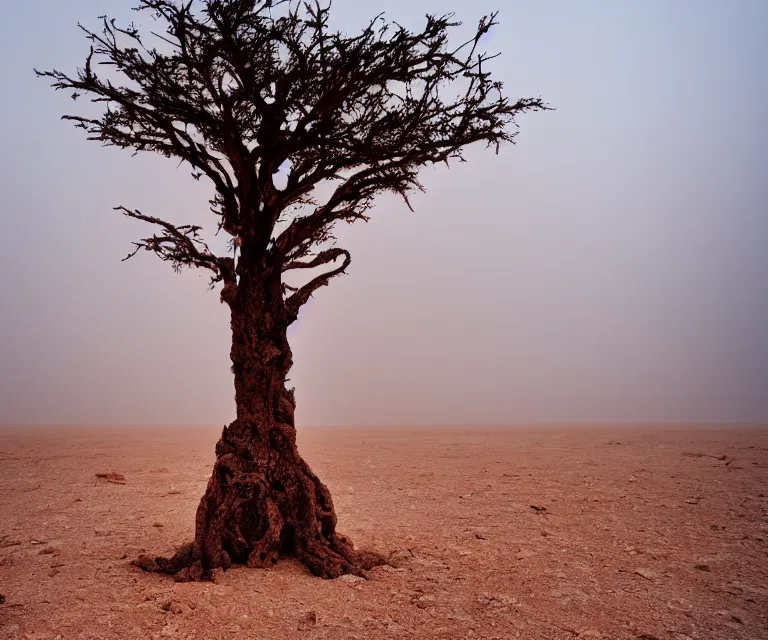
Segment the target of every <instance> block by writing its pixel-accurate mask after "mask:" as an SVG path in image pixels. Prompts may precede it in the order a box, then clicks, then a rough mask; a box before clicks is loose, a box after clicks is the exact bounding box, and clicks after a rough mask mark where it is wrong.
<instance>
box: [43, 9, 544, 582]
mask: <svg viewBox="0 0 768 640" xmlns="http://www.w3.org/2000/svg"><path fill="white" fill-rule="evenodd" d="M136 10H137V11H139V12H140V14H139V15H140V16H146V17H147V18H151V20H150V23H151V24H150V28H148V29H147V30H146V32H144V31H143V30H141V29H139V27H137V26H135V25H133V24H132V25H128V26H120V25H118V24H117V23H116V22H115V21H114V20H111V19H109V18H107V17H102V21H103V27H102V28H101V29H100V30H98V31H91V30H88V29H86V28H83V31H84V32H85V34H86V36H87V38H88V39H89V40H90V42H91V49H90V53H89V54H88V56H87V59H86V61H85V65H84V67H83V68H82V69H80V70H78V72H77V74H76V75H74V76H70V75H67V74H65V73H63V72H61V71H57V70H53V71H43V72H40V71H38V72H37V73H38V74H39V75H41V76H45V77H47V78H50V79H52V86H53V87H55V88H56V89H64V90H71V91H72V97H73V98H75V99H76V98H77V97H78V96H84V97H86V98H90V100H91V101H92V102H95V103H98V104H97V106H98V105H99V104H100V105H103V108H102V109H101V110H99V111H98V116H97V117H86V116H83V115H66V116H64V118H65V119H67V120H72V121H74V123H75V124H76V126H78V127H80V128H82V129H83V130H84V131H85V132H86V133H87V134H88V138H89V139H90V140H98V141H100V142H102V143H104V144H107V145H114V146H118V147H122V148H125V149H131V150H134V151H153V152H157V153H160V154H163V155H165V156H167V157H173V158H176V159H178V160H180V161H181V162H184V163H187V164H188V165H189V166H190V167H191V169H192V171H193V176H194V177H195V178H197V179H199V178H201V177H204V178H207V179H208V180H210V181H211V183H212V186H213V189H214V195H213V198H212V200H211V202H210V204H211V211H212V214H213V216H214V217H215V220H216V222H217V224H218V229H219V230H220V231H224V232H225V233H227V234H229V237H230V238H231V241H232V242H231V248H230V251H229V252H228V253H227V255H216V254H215V253H214V252H212V251H211V249H210V248H209V245H208V244H206V242H205V241H204V239H203V236H202V235H201V228H200V227H198V226H193V225H182V226H176V225H174V224H171V223H170V222H167V221H165V220H163V219H162V218H161V217H156V216H155V215H150V214H146V213H142V212H140V211H137V210H134V209H131V208H128V207H125V206H120V207H117V209H118V210H119V211H120V212H122V213H123V214H125V215H126V216H129V217H131V218H136V219H138V220H142V221H144V222H147V223H150V224H151V225H154V226H155V229H156V230H155V232H154V233H153V235H151V236H149V237H146V238H144V239H143V240H140V241H138V242H136V243H135V250H134V251H133V252H132V253H131V254H130V255H134V254H135V253H136V252H137V251H139V250H140V249H145V250H147V251H152V252H154V253H156V254H157V255H158V256H159V257H160V258H161V259H162V260H167V261H169V262H170V263H172V265H173V266H174V267H175V268H177V269H179V268H181V267H184V266H191V267H202V268H204V269H208V270H210V271H211V274H212V286H215V285H219V284H220V285H221V300H222V302H224V303H226V304H227V305H228V306H229V308H230V309H231V326H232V351H231V359H232V372H233V373H234V378H235V401H236V403H237V419H236V420H235V421H234V422H233V423H232V424H230V425H229V426H227V427H225V428H224V430H223V431H222V434H221V439H220V440H219V442H218V444H217V445H216V464H215V466H214V469H213V474H212V477H211V479H210V482H209V483H208V488H207V490H206V492H205V495H204V496H203V498H202V500H201V502H200V506H199V507H198V510H197V518H196V522H195V525H196V529H195V538H194V542H192V543H190V544H187V545H185V546H183V547H181V549H180V550H179V551H178V552H177V553H176V554H175V555H174V556H173V557H172V558H155V559H150V558H147V557H143V558H141V559H139V560H138V561H137V563H138V564H139V566H142V567H143V568H145V569H150V570H156V571H162V572H166V573H171V574H175V575H176V576H177V578H178V579H200V578H204V577H209V576H210V575H211V572H212V570H213V569H215V568H217V567H223V568H225V569H226V568H227V567H228V566H230V564H231V563H233V562H234V563H246V564H248V565H249V566H262V565H265V564H269V563H272V562H275V561H276V559H277V558H278V556H280V555H295V556H297V557H298V558H300V560H301V561H302V562H303V563H304V564H305V565H306V566H307V567H308V568H309V570H310V571H311V572H312V573H314V574H316V575H318V576H323V577H335V576H338V575H340V574H342V573H354V574H359V575H363V574H364V573H365V571H366V570H367V569H369V568H370V567H371V566H372V565H373V564H375V563H377V562H381V558H379V557H378V556H376V555H375V554H373V553H365V552H361V551H358V550H356V549H355V548H354V547H353V545H352V543H351V542H350V541H349V540H347V539H346V538H345V537H343V536H342V535H340V534H339V533H338V532H337V531H336V515H335V513H334V508H333V502H332V500H331V495H330V493H329V491H328V489H327V488H326V486H325V485H324V484H323V483H322V482H321V481H320V480H319V479H318V478H317V476H315V474H314V473H312V471H311V469H310V468H309V466H308V465H307V464H306V463H305V462H304V460H303V459H302V458H301V456H300V455H299V453H298V451H297V449H296V431H295V428H294V408H295V401H294V394H293V389H287V388H286V379H287V378H286V376H287V375H288V371H289V369H290V368H291V364H292V360H291V350H290V348H289V346H288V339H287V337H286V332H287V329H288V327H289V325H290V324H291V323H292V322H294V321H295V320H296V319H297V317H298V315H299V311H300V309H301V307H302V305H304V303H306V302H307V300H308V299H309V298H310V296H311V295H312V294H313V293H314V292H315V291H316V290H317V289H318V288H319V287H322V286H325V285H327V284H328V282H329V280H330V279H331V278H334V277H335V276H338V275H341V274H343V273H344V272H345V270H346V269H347V268H348V266H349V264H350V255H349V253H348V252H347V251H346V250H344V249H341V248H338V247H336V246H335V244H334V240H335V239H334V236H333V228H334V225H335V224H337V223H339V222H347V223H351V222H353V221H356V220H366V219H367V215H368V213H369V212H370V209H371V206H372V204H373V201H374V198H375V197H376V195H377V194H379V193H382V192H395V193H397V194H400V195H401V196H402V197H403V198H404V199H405V200H406V202H407V198H408V194H409V192H411V191H412V190H413V189H419V188H420V184H419V181H418V176H417V172H418V170H419V169H420V168H421V167H424V166H426V165H430V164H433V163H442V162H445V163H449V162H450V161H451V160H454V159H461V152H462V149H463V148H464V147H466V146H467V145H470V144H472V143H475V142H481V143H485V144H486V145H490V146H492V147H496V148H498V146H499V144H501V143H503V142H510V141H512V140H513V137H514V135H515V131H516V128H515V123H514V118H515V116H516V115H518V114H520V113H523V112H525V111H529V110H537V109H543V108H545V106H544V105H543V104H542V102H541V101H540V100H538V99H521V100H518V101H516V102H512V101H510V100H508V99H507V98H506V97H505V96H504V95H503V93H502V85H501V83H500V82H497V81H495V80H494V79H492V78H491V75H490V74H489V72H488V70H487V66H488V60H489V59H490V56H488V55H486V54H484V53H482V52H481V51H480V50H479V48H478V42H479V40H480V39H481V37H482V36H483V35H484V34H485V33H486V32H487V31H488V30H489V29H490V28H491V27H492V26H493V25H494V16H489V17H486V18H484V19H483V20H481V21H480V23H479V26H478V28H477V30H476V31H475V32H473V37H472V38H470V39H469V40H468V41H466V42H460V43H457V44H456V45H451V43H450V42H449V34H450V33H451V32H452V31H454V30H455V27H457V26H458V25H457V23H455V22H453V20H452V18H451V16H444V17H433V16H427V18H426V22H425V24H424V27H423V30H421V31H419V32H413V31H410V30H408V29H405V28H403V27H401V26H399V25H397V24H395V23H387V22H386V21H385V20H384V18H382V17H381V16H379V17H377V18H376V19H374V20H373V21H371V22H370V24H368V26H367V27H365V28H364V29H363V30H362V31H361V32H359V33H357V34H356V35H348V34H345V33H342V32H339V31H334V30H333V29H331V28H330V26H329V8H328V7H327V6H321V5H320V4H313V3H306V4H305V3H297V2H294V1H288V0H284V1H283V2H279V1H272V2H270V1H269V0H183V1H179V0H141V1H140V3H139V6H138V7H136ZM321 186H322V187H323V188H320V189H319V188H318V187H321ZM320 192H322V193H324V194H325V196H324V197H322V198H320V197H319V196H318V195H317V194H318V193H320ZM130 255H129V257H130ZM301 270H303V271H301ZM318 270H320V271H319V273H318ZM289 272H294V273H295V272H299V273H308V274H310V275H309V276H308V277H307V278H305V280H306V283H305V284H303V285H302V286H296V287H292V286H289V285H288V284H287V283H286V281H285V276H286V274H287V273H289Z"/></svg>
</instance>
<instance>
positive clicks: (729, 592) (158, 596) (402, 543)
mask: <svg viewBox="0 0 768 640" xmlns="http://www.w3.org/2000/svg"><path fill="white" fill-rule="evenodd" d="M217 436H218V432H217V431H216V430H203V429H191V430H186V429H181V428H173V429H171V428H162V429H149V428H146V427H144V428H134V429H117V428H103V429H98V430H96V429H83V428H78V429H73V428H47V429H42V428H24V429H22V428H8V427H5V428H2V429H0V486H1V487H2V492H1V493H0V593H2V594H3V595H4V596H5V602H4V603H3V604H0V638H6V637H8V638H30V639H32V638H33V639H41V640H42V639H46V640H54V639H55V638H58V639H60V640H70V639H72V640H74V639H91V638H92V639H111V638H141V639H144V638H199V639H203V640H208V639H211V640H213V639H216V638H221V639H225V638H226V639H230V638H232V639H238V638H247V639H249V640H251V639H257V638H264V639H270V640H272V639H274V640H279V639H283V638H309V639H320V638H329V639H334V640H335V639H339V640H351V639H353V638H357V639H360V640H362V639H364V638H383V639H388V638H394V639H397V638H418V639H419V640H427V639H430V638H462V639H464V638H498V639H502V638H525V639H528V638H531V639H536V638H547V639H556V638H564V639H569V638H591V639H594V638H604V639H610V640H613V639H616V640H621V639H625V638H626V639H646V640H650V639H652V638H657V639H659V640H685V639H687V638H697V639H707V640H709V639H720V638H722V639H726V638H727V639H739V638H750V639H758V638H768V497H766V496H768V482H766V480H768V429H758V428H752V429H746V428H717V429H716V428H701V429H681V428H662V427H657V428H652V429H651V428H639V427H634V428H628V429H622V430H620V429H591V430H590V429H584V428H575V427H574V428H571V429H562V428H561V429H554V428H539V429H532V428H531V429H522V428H509V429H487V428H479V427H478V428H465V429H459V428H450V429H449V428H414V429H406V428H396V429H359V430H352V429H347V430H342V429H303V430H300V432H299V448H300V450H301V451H302V452H303V454H304V455H305V457H306V458H307V460H308V461H309V463H310V464H311V465H312V467H313V468H314V469H315V471H316V472H317V473H318V474H319V475H320V477H321V478H323V479H324V481H325V482H326V483H327V484H328V485H329V487H330V488H331V491H332V492H333V495H334V498H335V502H336V509H337V512H338V515H339V528H340V530H341V531H343V532H345V533H347V534H349V535H351V536H352V537H353V539H354V540H355V542H356V543H357V544H358V546H363V547H372V548H375V549H377V550H380V551H384V552H394V559H393V563H394V564H395V565H397V566H396V567H382V568H378V569H375V570H374V571H373V572H372V576H371V580H369V581H364V580H359V579H356V578H355V579H348V578H342V579H339V580H333V581H324V580H320V579H317V578H313V577H312V576H311V575H309V574H308V573H307V572H306V571H305V570H304V569H303V568H302V567H301V566H300V565H298V564H297V563H295V562H293V561H283V562H280V563H279V564H278V565H277V566H276V567H274V568H273V569H269V570H261V569H247V568H233V569H231V570H230V571H228V572H227V573H224V574H220V575H218V576H217V579H216V582H215V583H203V584H194V583H192V584H177V583H175V582H173V580H172V579H170V578H167V577H164V576H159V575H150V574H145V573H142V572H141V571H139V570H138V569H136V568H135V567H132V566H130V564H129V560H131V559H132V558H134V557H135V556H137V555H138V554H139V553H142V552H145V551H148V552H151V553H159V552H162V553H168V552H170V551H171V550H172V548H173V547H174V546H175V545H176V544H177V543H180V542H182V541H184V540H186V539H189V538H190V537H191V534H192V523H193V516H194V511H195V508H196V506H197V501H198V499H199V497H200V495H201V494H202V492H203V489H204V487H205V483H206V481H207V479H208V473H209V472H210V468H211V462H212V456H213V445H214V443H215V441H216V439H217ZM702 454H703V455H702ZM723 456H725V458H722V457H723ZM97 473H101V474H106V473H115V474H119V475H115V476H111V477H103V478H97V477H96V474H97ZM121 476H122V477H124V478H123V479H121ZM110 478H111V480H110ZM533 507H536V508H533Z"/></svg>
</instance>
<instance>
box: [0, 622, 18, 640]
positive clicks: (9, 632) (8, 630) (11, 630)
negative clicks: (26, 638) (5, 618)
mask: <svg viewBox="0 0 768 640" xmlns="http://www.w3.org/2000/svg"><path fill="white" fill-rule="evenodd" d="M0 632H2V633H3V634H4V635H5V636H6V637H8V638H10V637H11V636H15V635H16V634H17V633H21V627H20V626H19V625H18V624H16V623H15V622H14V623H13V624H7V625H5V626H4V627H3V628H2V629H0Z"/></svg>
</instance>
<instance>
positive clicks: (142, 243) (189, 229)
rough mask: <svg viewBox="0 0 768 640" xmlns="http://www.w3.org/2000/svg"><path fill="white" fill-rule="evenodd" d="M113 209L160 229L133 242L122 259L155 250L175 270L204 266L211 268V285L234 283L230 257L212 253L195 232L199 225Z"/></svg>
mask: <svg viewBox="0 0 768 640" xmlns="http://www.w3.org/2000/svg"><path fill="white" fill-rule="evenodd" d="M115 211H120V212H121V213H123V214H124V215H126V216H128V217H129V218H135V219H137V220H143V221H144V222H149V223H151V224H154V225H157V226H159V227H160V228H161V229H162V233H160V234H157V233H156V234H154V235H152V236H150V237H148V238H143V239H141V240H139V241H138V242H134V243H133V244H134V246H135V247H136V248H135V249H134V250H133V251H131V253H129V254H128V255H127V256H126V257H125V258H123V261H125V260H128V259H129V258H132V257H133V256H135V255H136V254H137V253H138V252H139V251H140V250H141V249H144V250H146V251H152V252H154V253H156V254H157V255H158V257H159V258H160V259H161V260H164V261H167V262H170V263H171V264H172V265H173V268H174V269H175V270H176V271H179V270H181V268H182V267H185V266H189V267H203V268H205V269H208V270H210V271H212V272H213V276H211V285H213V284H215V283H217V282H221V281H224V282H226V283H229V282H234V279H235V272H234V261H233V260H232V258H220V257H218V256H216V255H214V254H213V253H212V252H211V250H210V249H209V247H208V245H207V244H206V243H205V241H204V240H203V239H202V238H201V237H200V235H199V233H198V232H199V231H200V229H201V227H199V226H196V225H189V224H185V225H180V226H176V225H173V224H171V223H170V222H166V221H165V220H161V219H160V218H156V217H154V216H148V215H145V214H143V213H141V211H139V210H138V209H128V208H127V207H124V206H119V207H115Z"/></svg>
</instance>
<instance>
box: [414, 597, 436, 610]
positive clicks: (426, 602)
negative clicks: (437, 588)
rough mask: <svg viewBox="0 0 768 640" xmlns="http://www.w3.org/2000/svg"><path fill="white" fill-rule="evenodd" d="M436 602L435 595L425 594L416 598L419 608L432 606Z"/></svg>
mask: <svg viewBox="0 0 768 640" xmlns="http://www.w3.org/2000/svg"><path fill="white" fill-rule="evenodd" d="M434 602H435V596H433V595H423V596H419V598H418V599H417V600H416V606H417V607H418V608H419V609H426V608H427V607H429V606H431V605H432V604H433V603H434Z"/></svg>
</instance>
